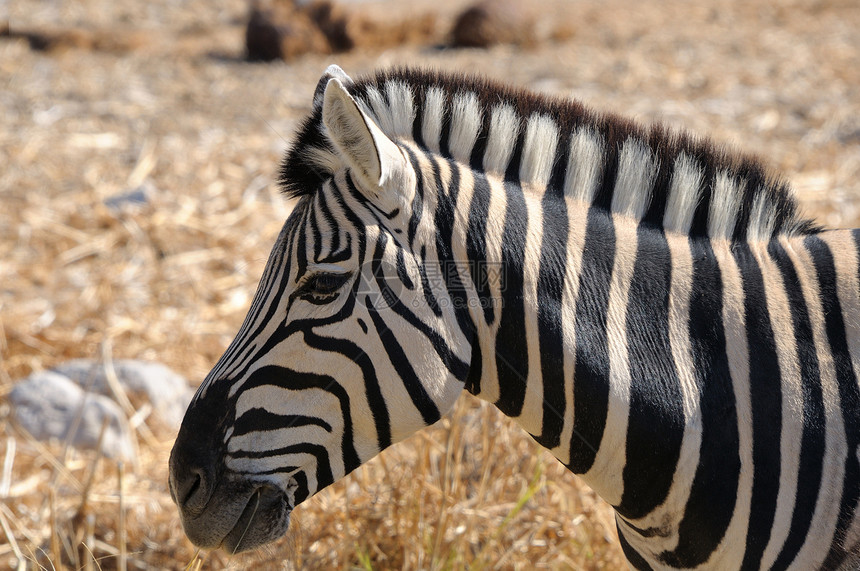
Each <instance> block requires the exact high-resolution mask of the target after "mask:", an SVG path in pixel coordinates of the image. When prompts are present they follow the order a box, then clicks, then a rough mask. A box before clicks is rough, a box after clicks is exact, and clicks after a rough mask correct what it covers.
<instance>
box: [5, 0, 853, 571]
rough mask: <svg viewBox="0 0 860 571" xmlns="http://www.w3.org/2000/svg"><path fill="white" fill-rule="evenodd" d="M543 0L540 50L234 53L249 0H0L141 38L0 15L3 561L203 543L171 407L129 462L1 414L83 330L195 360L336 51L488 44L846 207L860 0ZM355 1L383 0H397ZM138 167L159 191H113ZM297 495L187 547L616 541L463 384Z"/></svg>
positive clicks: (494, 55) (507, 553)
mask: <svg viewBox="0 0 860 571" xmlns="http://www.w3.org/2000/svg"><path fill="white" fill-rule="evenodd" d="M417 5H418V7H419V9H433V10H439V11H440V22H441V23H442V24H443V25H444V23H445V22H450V20H451V18H452V17H453V14H454V13H455V12H456V10H458V9H460V8H461V7H462V5H461V4H460V3H458V2H456V1H455V0H442V1H441V2H440V1H430V0H421V1H420V2H418V3H417ZM536 5H538V4H537V3H536ZM539 5H540V6H543V7H544V8H543V9H544V10H545V17H544V19H543V24H542V25H547V21H548V20H547V18H550V19H551V20H554V21H559V20H561V19H566V20H567V21H568V22H570V24H571V26H572V29H573V32H574V35H573V37H572V38H571V39H569V40H567V41H565V42H563V43H549V44H543V45H541V46H538V47H536V48H534V49H531V50H528V51H521V50H518V49H514V48H510V47H497V48H493V49H491V50H487V51H484V50H438V49H429V48H423V47H402V48H398V49H392V50H388V51H384V52H365V53H351V54H345V55H341V56H338V57H323V56H308V57H305V58H303V59H300V60H298V61H295V62H293V63H291V64H289V65H286V64H283V63H277V64H262V65H261V64H253V65H252V64H248V63H244V62H243V61H241V50H242V47H241V42H242V22H243V19H244V17H245V14H246V10H247V5H246V3H245V1H244V0H212V1H203V0H188V1H183V2H179V1H173V0H152V1H149V2H139V1H132V0H117V1H114V0H89V1H86V2H71V1H66V0H50V1H49V0H29V1H28V2H0V25H2V23H3V21H4V19H8V20H9V21H10V22H11V24H12V26H13V28H14V27H17V26H20V27H28V28H39V27H43V28H46V27H56V26H82V27H84V28H88V29H98V30H102V31H104V30H109V31H110V30H112V31H114V32H116V33H120V34H125V33H126V32H127V31H135V33H136V34H138V36H135V37H136V38H137V37H139V38H141V39H140V40H139V41H138V40H136V42H137V43H135V49H134V50H132V51H125V48H122V49H111V48H110V45H108V46H107V48H105V47H103V48H102V49H100V50H83V49H67V50H64V51H60V52H54V53H50V54H46V53H37V52H32V51H31V50H30V49H29V47H28V45H27V43H26V42H24V41H21V40H18V41H9V40H2V39H0V407H2V408H3V410H2V412H0V432H2V434H0V457H3V458H4V464H3V471H2V474H0V565H3V564H6V563H8V564H9V565H10V566H12V567H15V566H18V565H19V564H20V565H21V566H22V568H27V567H32V568H36V567H37V566H39V565H41V566H44V567H46V568H53V567H56V568H59V567H60V566H61V565H68V566H70V567H71V568H101V569H114V568H120V567H121V566H123V565H126V566H127V567H128V568H131V569H148V568H152V569H159V568H167V569H182V568H184V567H185V566H186V565H188V564H189V563H192V561H195V550H194V549H193V547H192V546H191V545H190V544H189V543H188V541H187V540H186V539H184V536H183V534H182V532H181V529H180V526H179V523H178V519H177V516H176V512H175V510H174V508H173V506H172V504H171V502H170V499H169V497H168V494H167V491H166V479H167V470H166V461H167V457H168V454H169V449H170V445H171V441H172V436H173V435H172V434H170V432H169V431H166V430H163V429H159V428H158V427H155V426H152V427H147V426H146V425H144V426H141V427H140V428H139V430H137V432H136V434H137V437H138V440H139V444H140V449H141V458H140V461H139V463H138V464H137V465H135V466H125V467H122V468H121V467H119V466H117V465H116V464H114V463H111V462H108V461H106V460H103V459H102V460H99V459H97V458H95V457H94V455H92V454H87V453H80V452H76V451H73V450H63V449H62V448H61V447H60V446H53V445H52V446H41V445H38V444H37V443H35V442H32V441H31V440H30V439H28V438H27V436H26V435H24V434H22V433H21V432H20V431H18V430H17V429H16V428H15V427H14V426H13V425H12V424H11V423H10V422H9V421H8V405H7V404H5V403H6V401H5V399H4V396H3V395H5V394H6V393H8V391H9V389H10V387H11V384H12V382H13V380H15V379H18V378H21V377H23V376H26V375H27V374H29V373H30V372H32V371H34V370H38V369H42V368H48V367H51V366H52V365H54V364H56V363H58V362H61V361H63V360H66V359H69V358H73V357H92V356H100V357H103V358H111V357H116V358H119V357H132V358H144V359H153V360H159V361H162V362H164V363H166V364H168V365H170V366H171V367H173V368H175V369H176V370H177V371H179V372H181V373H182V374H184V375H186V376H187V377H188V378H189V379H192V380H193V382H195V383H197V382H199V380H200V379H202V378H203V376H204V375H205V374H206V372H207V370H208V368H209V367H210V366H211V365H212V364H213V363H214V362H215V360H216V359H217V358H218V356H219V354H220V352H221V351H222V350H223V349H224V347H226V345H227V344H228V343H229V341H230V339H231V338H232V335H233V333H234V332H235V331H236V330H237V329H238V326H239V324H240V323H241V320H242V318H243V316H244V313H245V311H246V309H247V306H248V304H249V302H250V296H251V295H252V294H253V291H254V288H255V285H256V281H257V279H258V277H259V275H260V273H261V271H262V268H263V264H264V263H265V259H266V257H267V255H268V251H269V248H270V246H271V244H272V242H273V240H274V238H275V236H276V234H277V232H278V230H279V228H280V226H281V223H282V222H283V220H284V218H285V216H286V215H287V214H288V212H289V209H290V205H289V204H287V203H285V202H284V201H283V200H282V198H281V197H280V196H279V195H278V192H277V189H276V187H275V186H274V185H273V183H272V180H273V177H274V176H275V175H276V168H277V164H278V161H279V158H280V156H281V154H282V152H283V151H284V148H285V146H286V144H287V141H289V139H290V136H291V133H292V132H293V130H294V127H295V125H296V122H297V121H298V120H299V119H300V118H301V117H302V116H303V114H304V113H305V112H306V111H307V109H308V105H309V103H310V95H311V92H312V90H313V87H314V85H315V83H316V80H317V78H318V76H319V74H320V73H321V72H322V70H323V69H324V68H325V67H326V65H328V64H329V63H333V62H337V63H339V64H340V65H341V66H342V67H344V68H345V69H346V70H347V72H349V73H351V74H356V75H357V74H360V73H363V72H367V71H370V70H372V69H374V68H376V67H379V66H386V65H392V64H416V63H418V64H422V65H430V66H435V67H439V68H443V69H455V70H469V71H480V72H482V73H485V74H487V75H490V76H493V77H495V78H499V79H504V80H507V81H510V82H512V83H515V84H518V85H527V86H531V87H532V88H534V89H538V90H542V91H545V92H549V93H554V94H561V95H570V96H575V97H578V98H580V99H583V100H585V101H586V102H587V103H589V104H591V105H593V106H597V107H600V108H603V109H612V110H615V111H618V112H621V113H624V114H628V115H633V116H635V117H637V118H639V119H641V120H645V121H651V120H662V121H665V122H667V123H669V124H671V125H676V126H682V125H683V126H686V127H688V128H690V129H692V130H694V131H696V132H698V133H701V134H710V135H712V136H713V137H714V138H716V139H717V140H720V141H725V142H730V143H732V144H734V145H736V146H738V147H739V148H741V149H743V150H745V151H749V152H753V153H757V154H760V155H762V156H764V157H766V160H767V162H769V163H770V164H772V165H773V166H774V167H776V168H779V169H781V170H782V171H783V172H784V173H785V174H786V176H787V177H788V178H789V179H790V180H792V181H793V183H794V186H795V188H796V189H797V192H798V194H799V196H800V198H801V200H802V202H803V204H804V208H805V209H806V211H807V212H808V213H809V214H811V215H814V216H816V217H818V218H819V220H821V221H822V222H824V223H825V224H828V225H831V226H849V225H857V224H858V218H860V32H858V30H860V3H858V2H857V1H856V0H822V1H813V0H798V1H789V0H779V1H774V0H769V1H764V0H754V1H750V0H743V1H737V0H702V1H698V2H685V1H682V0H641V1H640V0H580V1H577V2H573V1H570V2H563V1H560V0H559V1H555V2H552V3H549V4H548V3H546V2H544V3H540V4H539ZM352 6H353V7H356V9H360V10H363V11H366V12H367V13H370V14H380V15H385V14H387V13H388V12H389V11H392V10H395V11H398V14H402V13H403V11H404V10H405V8H404V6H406V3H399V2H394V1H390V2H387V3H385V2H356V3H353V4H352ZM4 10H5V12H6V13H5V14H4ZM114 48H115V46H114ZM141 184H143V185H146V186H147V187H148V188H149V189H150V197H151V198H150V201H149V203H148V204H145V205H142V206H138V207H133V208H126V209H124V210H122V211H120V212H114V211H111V210H110V209H108V208H107V207H106V206H105V205H104V200H105V199H106V198H109V197H111V196H114V195H116V194H118V193H122V192H124V191H127V190H129V189H132V188H135V187H137V186H139V185H141ZM294 521H295V526H294V531H293V532H292V533H291V534H290V536H289V537H288V538H286V539H284V540H283V541H281V542H280V543H278V544H276V545H275V546H273V547H271V548H269V549H266V550H264V551H262V552H257V553H252V554H247V555H242V556H236V557H232V558H231V557H230V556H229V555H227V554H224V553H221V552H216V553H203V554H200V556H199V558H198V559H196V562H194V565H195V566H198V565H199V566H202V568H204V569H221V568H226V567H230V568H236V569H238V568H244V567H248V566H252V565H253V566H255V567H257V568H281V567H284V568H300V567H301V568H333V567H347V568H374V569H388V568H409V569H416V568H421V569H431V568H445V569H449V568H450V569H462V568H466V567H469V568H531V567H548V568H574V569H616V568H619V567H620V566H621V565H622V559H621V556H620V551H619V549H618V547H617V545H616V544H615V543H614V537H613V535H614V531H613V525H612V523H611V518H610V515H609V511H608V509H607V508H606V507H605V506H604V505H603V504H602V503H601V501H600V500H599V499H597V498H596V497H595V496H594V494H592V493H591V492H590V491H589V490H588V489H587V488H585V487H584V486H583V485H582V484H580V483H579V482H578V481H577V480H576V478H574V477H573V476H571V475H570V474H568V473H566V472H565V471H564V470H563V469H562V468H561V467H560V466H559V465H558V464H557V463H556V462H555V461H554V460H553V459H552V457H550V456H549V455H548V454H547V453H544V452H542V451H540V450H539V448H538V446H537V445H536V444H534V443H533V442H532V441H531V440H530V439H529V438H527V437H526V436H524V435H523V434H522V433H521V432H520V431H519V430H518V429H516V427H514V426H513V425H512V424H511V422H509V421H508V420H507V419H504V418H503V417H501V415H500V414H498V413H497V412H496V411H495V410H494V409H492V408H490V407H487V406H481V405H479V404H478V403H477V402H476V401H474V400H472V399H464V401H463V402H462V403H461V405H460V406H459V407H458V408H457V410H456V412H455V413H454V414H453V415H452V416H450V417H448V418H446V419H444V420H443V421H442V422H441V423H439V425H437V426H435V427H433V428H431V429H429V430H426V431H425V432H423V433H420V434H418V435H416V436H414V437H413V438H411V439H410V440H408V441H407V442H406V443H403V444H400V445H397V446H394V447H393V448H392V449H391V450H389V451H387V452H385V453H384V454H382V455H381V456H380V457H379V458H378V459H377V460H374V461H373V462H371V463H370V464H369V465H368V466H366V467H365V468H362V469H361V470H359V471H358V472H357V473H356V474H354V475H352V476H350V477H349V478H347V479H346V480H345V481H343V482H340V483H338V484H335V485H333V486H331V487H330V488H329V489H328V490H326V491H324V492H322V493H321V494H319V495H318V496H317V497H316V498H313V499H311V500H309V501H307V502H306V504H305V505H303V506H301V507H300V508H299V509H298V510H297V511H296V514H295V518H294Z"/></svg>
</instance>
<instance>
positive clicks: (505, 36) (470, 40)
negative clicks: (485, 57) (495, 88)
mask: <svg viewBox="0 0 860 571" xmlns="http://www.w3.org/2000/svg"><path fill="white" fill-rule="evenodd" d="M536 43H537V39H536V34H535V18H534V15H533V14H532V12H531V11H530V9H529V4H527V3H523V2H517V1H516V0H484V1H482V2H478V3H477V4H473V5H472V6H470V7H469V8H467V9H466V10H465V11H463V12H462V13H461V14H460V15H459V16H458V17H457V20H456V21H455V22H454V27H453V29H452V30H451V45H452V46H454V47H463V48H467V47H468V48H487V47H490V46H494V45H496V44H513V45H517V46H522V47H531V46H534V45H535V44H536Z"/></svg>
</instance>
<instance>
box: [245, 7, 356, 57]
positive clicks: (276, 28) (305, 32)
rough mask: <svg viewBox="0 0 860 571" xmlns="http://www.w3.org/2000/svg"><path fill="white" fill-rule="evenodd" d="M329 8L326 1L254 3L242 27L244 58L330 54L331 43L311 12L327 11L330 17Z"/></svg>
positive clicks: (330, 9)
mask: <svg viewBox="0 0 860 571" xmlns="http://www.w3.org/2000/svg"><path fill="white" fill-rule="evenodd" d="M332 9H333V7H332V6H331V3H329V2H327V1H326V0H322V1H320V2H312V3H310V4H304V5H299V4H298V3H297V2H295V1H294V0H270V1H268V2H254V3H253V5H252V6H251V17H250V19H249V21H248V27H247V28H246V29H245V47H246V48H247V50H248V59H249V60H252V61H271V60H275V59H284V60H289V59H292V58H294V57H296V56H299V55H302V54H305V53H322V54H327V53H331V52H332V49H331V44H330V42H329V40H328V38H327V37H326V34H325V33H324V32H323V30H322V29H320V26H319V25H318V24H317V22H316V21H314V19H313V17H312V14H317V13H327V14H328V17H329V19H331V17H332V16H331V12H332V11H333V10H332ZM344 26H345V24H344Z"/></svg>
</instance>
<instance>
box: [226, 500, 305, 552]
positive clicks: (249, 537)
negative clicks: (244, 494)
mask: <svg viewBox="0 0 860 571" xmlns="http://www.w3.org/2000/svg"><path fill="white" fill-rule="evenodd" d="M291 511H292V508H291V507H290V501H289V498H288V495H287V492H285V491H283V490H281V489H279V488H277V487H275V486H273V485H271V484H263V485H262V486H260V487H259V488H257V489H256V490H255V491H254V493H253V494H251V497H250V498H249V499H248V503H247V504H246V505H245V509H244V510H242V513H241V515H239V519H238V520H236V523H235V525H234V526H233V528H232V529H231V530H230V531H229V532H228V533H227V535H226V536H224V541H223V543H222V544H221V547H222V548H223V549H224V550H226V551H228V552H229V553H238V552H240V551H248V550H250V549H254V548H256V547H259V546H261V545H263V544H266V543H270V542H272V541H275V540H276V539H278V538H280V537H281V536H282V535H284V534H285V533H286V532H287V528H288V527H289V525H290V512H291Z"/></svg>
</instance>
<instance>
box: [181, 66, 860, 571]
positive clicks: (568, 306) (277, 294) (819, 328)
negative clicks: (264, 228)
mask: <svg viewBox="0 0 860 571" xmlns="http://www.w3.org/2000/svg"><path fill="white" fill-rule="evenodd" d="M281 182H282V184H283V185H284V188H285V190H286V192H287V193H288V194H289V195H290V196H293V197H296V198H299V202H298V205H297V206H296V208H295V210H294V212H293V213H292V215H291V216H290V219H289V220H288V221H287V224H286V225H285V228H284V231H283V232H282V234H281V237H280V238H279V240H278V243H277V244H276V246H275V249H274V251H273V253H272V257H271V258H270V261H269V265H268V267H267V270H266V273H265V274H264V276H263V279H262V281H261V285H260V288H259V290H258V292H257V296H256V298H255V301H254V303H253V305H252V308H251V311H250V313H249V315H248V318H247V319H246V322H245V325H244V326H243V327H242V330H241V331H240V332H239V334H238V336H237V338H236V339H235V340H234V342H233V344H232V345H231V347H230V348H229V349H228V350H227V352H226V353H225V355H224V356H223V357H222V359H221V360H220V361H219V363H218V364H217V365H216V366H215V368H214V369H213V370H212V372H211V373H210V375H209V376H208V377H207V379H206V380H205V381H204V383H203V385H201V389H200V391H199V392H198V395H197V397H196V398H195V401H194V402H193V403H192V405H191V407H190V408H189V411H188V413H187V416H186V420H185V422H184V424H183V429H182V430H181V431H180V435H179V437H178V439H177V443H176V446H175V448H174V452H173V454H172V456H171V491H172V493H173V495H174V499H175V500H176V501H177V503H178V504H179V505H180V511H181V514H182V517H183V524H184V526H185V529H186V532H187V533H188V534H189V537H191V538H192V540H194V541H195V542H196V543H198V544H200V545H203V546H214V545H220V544H222V543H223V544H224V545H226V546H228V547H229V548H231V549H245V548H251V547H254V546H256V545H259V544H260V543H263V542H265V541H268V540H270V539H273V538H274V537H277V536H278V535H280V534H281V533H283V532H284V531H285V529H286V526H287V522H288V515H289V512H290V511H291V510H292V509H293V508H294V507H295V506H296V505H297V504H298V503H299V502H301V501H302V500H304V499H305V498H307V497H309V496H311V495H313V494H314V493H315V492H316V491H318V490H320V489H321V488H322V487H324V486H325V485H327V484H329V483H331V482H332V481H333V480H335V479H337V478H340V477H342V476H344V475H345V474H347V473H349V472H350V471H351V470H353V469H354V468H356V467H357V466H358V465H359V464H360V463H362V462H364V461H366V460H368V459H369V458H371V457H372V456H373V455H374V454H376V453H377V452H379V451H380V450H381V449H383V448H385V447H387V446H389V445H390V444H392V443H393V442H396V441H398V440H400V439H402V438H404V437H406V436H408V435H409V434H411V433H413V432H414V431H416V430H418V429H420V428H421V427H423V426H426V425H428V424H431V423H433V422H435V421H436V420H437V419H438V418H440V416H441V415H442V414H445V412H446V411H448V410H449V409H450V408H451V406H452V405H453V403H454V402H455V400H456V398H457V396H458V394H459V393H460V392H461V391H462V390H463V389H464V388H465V389H466V390H468V391H470V392H472V393H474V394H476V395H478V396H479V397H481V398H483V399H485V400H488V401H490V402H492V403H494V404H495V405H496V406H497V407H498V408H500V409H501V410H502V411H503V412H505V413H506V414H508V415H509V416H511V417H513V418H515V419H516V420H517V422H518V423H519V424H520V425H521V426H522V427H523V428H524V429H525V430H526V431H528V432H529V433H530V434H532V435H533V436H534V438H535V439H536V440H537V441H538V442H540V443H541V444H542V445H543V446H545V447H547V448H548V449H549V450H550V451H551V452H552V453H553V454H554V455H555V456H556V457H557V458H558V459H559V460H560V461H561V462H562V463H564V464H565V465H566V466H567V467H568V468H569V469H570V470H572V471H573V472H575V473H577V474H580V475H581V476H582V477H583V478H584V479H585V481H587V482H588V483H589V485H591V486H592V487H593V488H594V489H595V490H596V491H597V492H598V493H599V494H600V495H601V496H602V497H603V498H604V499H605V500H606V501H608V502H609V503H610V504H612V505H613V506H614V507H615V509H616V511H617V514H618V517H617V519H618V529H619V534H620V538H621V543H622V546H623V548H624V550H625V553H626V555H627V556H628V559H629V561H630V563H631V565H632V566H633V567H635V568H638V569H657V568H661V569H663V568H665V569H694V568H709V569H759V568H762V569H764V568H768V569H770V568H774V569H787V568H794V569H812V568H822V569H834V568H840V567H843V568H852V566H855V565H857V564H858V563H860V517H858V513H860V512H858V504H860V459H858V454H860V448H858V446H860V385H858V370H860V277H858V268H860V233H858V232H857V231H826V232H825V231H821V230H820V229H818V228H817V227H816V226H815V225H814V224H812V223H811V222H810V221H808V220H804V219H802V218H800V217H798V215H797V213H796V206H795V203H794V201H793V199H792V197H791V195H790V194H789V192H788V190H787V189H786V187H785V185H784V184H783V183H781V182H779V181H778V180H777V179H775V178H772V177H769V176H768V175H766V174H765V171H764V169H763V168H762V167H761V166H760V165H759V164H758V163H757V162H755V161H753V160H751V159H748V158H745V157H742V156H737V155H735V154H732V153H729V152H728V151H725V150H723V149H719V148H716V147H714V146H713V145H711V144H709V143H707V142H703V141H698V140H695V139H693V138H692V137H690V136H688V135H683V134H675V133H669V132H667V131H666V130H664V129H662V128H659V127H654V128H650V129H644V128H642V127H639V126H636V125H634V124H632V123H630V122H628V121H625V120H622V119H619V118H617V117H614V116H610V115H599V114H595V113H593V112H591V111H588V110H586V109H584V108H583V107H582V106H580V105H579V104H576V103H572V102H567V101H561V100H555V99H549V98H546V97H542V96H539V95H535V94H532V93H528V92H522V91H515V90H512V89H510V88H507V87H504V86H499V85H496V84H492V83H489V82H487V81H484V80H480V79H475V78H470V77H466V76H458V75H444V74H438V73H428V72H416V71H410V70H399V71H393V72H385V73H380V74H377V75H375V76H372V77H369V78H366V79H363V80H360V81H357V82H354V81H352V80H351V79H350V78H349V77H348V76H347V75H346V74H345V73H343V71H341V70H340V69H339V68H336V67H332V68H330V69H329V70H328V71H327V72H326V74H325V75H324V76H323V78H322V79H321V81H320V84H319V85H318V87H317V89H316V91H315V95H314V107H313V112H312V114H311V116H310V117H309V118H308V120H307V121H306V122H305V123H304V125H303V126H302V128H301V130H300V132H299V134H298V137H297V140H296V143H295V144H294V145H293V147H292V149H291V151H290V152H289V153H288V155H287V158H286V159H285V161H284V164H283V165H282V170H281ZM200 450H204V452H200ZM252 504H254V505H260V504H261V505H262V506H263V510H262V512H260V513H262V515H255V514H256V513H257V512H256V511H254V512H253V513H252V511H253V510H250V506H251V505H252ZM256 509H257V508H255V510H256ZM258 511H259V510H258ZM240 528H241V529H244V530H246V531H249V532H250V533H243V534H241V535H239V533H238V531H237V530H239V529H240Z"/></svg>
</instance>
